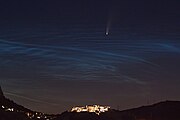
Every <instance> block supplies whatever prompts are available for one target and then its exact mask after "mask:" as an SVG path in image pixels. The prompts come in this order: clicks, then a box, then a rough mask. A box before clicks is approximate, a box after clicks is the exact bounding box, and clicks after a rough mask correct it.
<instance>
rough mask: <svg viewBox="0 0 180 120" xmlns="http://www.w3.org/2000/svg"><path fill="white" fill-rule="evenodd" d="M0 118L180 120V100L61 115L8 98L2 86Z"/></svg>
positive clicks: (40, 119)
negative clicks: (38, 110) (29, 107)
mask: <svg viewBox="0 0 180 120" xmlns="http://www.w3.org/2000/svg"><path fill="white" fill-rule="evenodd" d="M0 120H180V101H163V102H159V103H156V104H153V105H149V106H142V107H139V108H133V109H128V110H123V111H118V110H114V109H110V110H109V111H108V112H104V113H100V115H97V114H96V113H89V112H80V113H76V112H68V111H65V112H63V113H61V114H59V115H48V114H44V113H41V112H36V111H32V110H30V109H28V108H25V107H23V106H21V105H18V104H16V103H15V102H13V101H11V100H9V99H7V98H6V97H5V96H4V94H3V92H2V89H1V87H0Z"/></svg>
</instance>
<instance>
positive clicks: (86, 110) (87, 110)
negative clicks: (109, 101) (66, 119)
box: [71, 105, 110, 115]
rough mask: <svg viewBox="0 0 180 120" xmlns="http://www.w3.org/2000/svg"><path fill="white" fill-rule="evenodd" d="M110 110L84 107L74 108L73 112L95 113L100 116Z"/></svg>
mask: <svg viewBox="0 0 180 120" xmlns="http://www.w3.org/2000/svg"><path fill="white" fill-rule="evenodd" d="M109 109H110V107H109V106H100V105H86V106H82V107H73V108H72V109H71V112H94V113H96V114H98V115H99V114H100V113H102V112H107V111H108V110H109Z"/></svg>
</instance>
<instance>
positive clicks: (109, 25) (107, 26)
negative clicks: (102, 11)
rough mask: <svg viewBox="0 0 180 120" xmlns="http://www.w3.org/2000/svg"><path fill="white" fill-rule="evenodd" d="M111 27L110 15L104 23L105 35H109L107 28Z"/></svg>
mask: <svg viewBox="0 0 180 120" xmlns="http://www.w3.org/2000/svg"><path fill="white" fill-rule="evenodd" d="M110 27H111V17H109V19H108V21H107V25H106V33H105V34H106V35H109V30H110Z"/></svg>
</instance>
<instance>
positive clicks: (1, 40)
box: [0, 1, 180, 113]
mask: <svg viewBox="0 0 180 120" xmlns="http://www.w3.org/2000/svg"><path fill="white" fill-rule="evenodd" d="M50 3H51V4H50ZM153 3H154V4H153ZM177 3H178V2H177V1H175V2H168V1H161V2H151V4H150V3H146V2H143V1H138V2H132V1H128V2H125V1H121V2H110V3H109V1H104V3H102V2H95V1H84V2H83V1H77V2H75V3H74V2H71V1H70V2H65V1H62V2H58V1H55V2H51V1H44V4H41V2H35V1H32V2H28V1H27V2H22V1H18V2H16V3H14V2H13V1H11V2H9V3H7V2H2V4H3V6H2V7H1V9H2V10H1V15H2V18H1V20H0V21H1V23H0V26H1V27H0V84H1V86H2V88H3V91H4V94H5V95H6V96H7V97H8V98H10V99H12V100H14V101H15V102H17V103H19V104H22V105H24V106H25V107H28V108H30V109H32V110H37V111H42V112H46V113H61V112H63V111H65V110H68V109H70V108H71V107H73V106H77V105H86V104H101V105H109V106H111V107H112V108H115V109H116V108H118V109H121V110H123V109H127V108H132V107H137V106H141V105H146V104H150V103H154V102H158V101H161V100H180V96H179V91H180V81H179V80H180V75H179V71H180V62H179V61H180V40H179V39H180V32H179V31H180V29H179V27H180V24H179V22H178V20H179V19H180V16H179V14H178V11H177V10H178V9H179V8H178V6H177ZM7 5H9V6H8V7H7ZM58 5H59V6H58ZM93 5H94V7H93ZM8 8H9V10H7V9H8ZM142 10H144V11H142ZM96 11H97V12H96ZM87 13H88V14H87Z"/></svg>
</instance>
